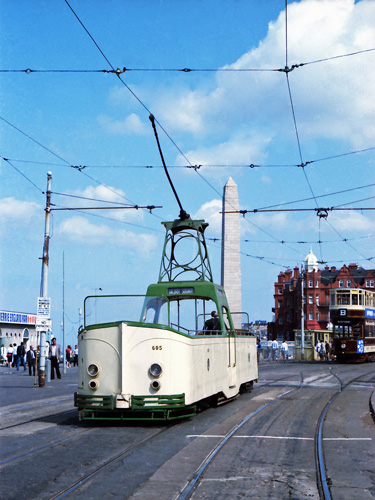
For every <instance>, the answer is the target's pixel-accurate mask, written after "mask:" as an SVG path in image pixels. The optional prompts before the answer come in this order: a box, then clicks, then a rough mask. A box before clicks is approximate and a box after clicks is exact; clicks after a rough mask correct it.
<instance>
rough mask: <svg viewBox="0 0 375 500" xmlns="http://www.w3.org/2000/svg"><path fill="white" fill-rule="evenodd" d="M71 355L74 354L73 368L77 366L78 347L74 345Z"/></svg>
mask: <svg viewBox="0 0 375 500" xmlns="http://www.w3.org/2000/svg"><path fill="white" fill-rule="evenodd" d="M73 354H74V359H73V366H78V346H77V345H75V347H74V349H73Z"/></svg>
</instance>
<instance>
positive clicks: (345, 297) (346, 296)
mask: <svg viewBox="0 0 375 500" xmlns="http://www.w3.org/2000/svg"><path fill="white" fill-rule="evenodd" d="M337 305H338V306H348V305H350V293H338V294H337Z"/></svg>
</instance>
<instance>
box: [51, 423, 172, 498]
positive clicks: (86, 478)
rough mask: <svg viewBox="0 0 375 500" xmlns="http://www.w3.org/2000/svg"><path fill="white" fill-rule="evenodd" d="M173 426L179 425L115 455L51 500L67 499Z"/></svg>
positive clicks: (155, 434) (154, 434)
mask: <svg viewBox="0 0 375 500" xmlns="http://www.w3.org/2000/svg"><path fill="white" fill-rule="evenodd" d="M173 425H179V424H178V423H175V424H171V425H169V426H168V427H163V428H161V429H158V430H157V431H156V432H154V433H153V434H152V435H151V436H147V437H145V438H143V439H141V440H140V441H138V442H137V443H134V444H133V445H131V446H130V447H127V448H126V449H125V450H123V451H121V452H120V453H117V454H116V455H113V456H112V457H111V458H109V459H108V460H106V461H105V462H104V463H103V464H102V465H100V466H99V467H96V468H95V469H94V470H93V471H91V472H90V473H88V474H86V475H85V476H83V477H81V478H80V479H78V480H76V481H74V482H73V483H72V484H70V485H69V486H67V487H66V488H64V489H63V490H60V491H59V492H58V493H56V494H55V495H54V496H52V497H51V498H50V499H49V500H60V499H62V498H65V497H67V496H68V495H69V494H70V493H73V492H74V491H76V490H78V489H79V488H80V487H81V486H83V485H84V484H86V483H87V482H88V481H90V479H92V478H93V477H94V476H96V474H98V473H99V472H101V471H102V470H103V469H105V468H107V467H108V466H109V465H111V464H113V463H114V462H116V461H118V460H120V459H121V458H124V457H126V456H127V455H129V454H130V453H132V452H133V451H134V450H135V449H137V448H139V447H140V446H142V445H143V444H145V443H147V442H148V441H151V440H152V439H154V438H155V437H156V436H159V435H160V434H162V433H163V432H166V431H167V430H168V429H170V428H171V427H172V426H173Z"/></svg>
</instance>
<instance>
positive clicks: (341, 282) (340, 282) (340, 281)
mask: <svg viewBox="0 0 375 500" xmlns="http://www.w3.org/2000/svg"><path fill="white" fill-rule="evenodd" d="M339 288H344V282H343V281H342V280H339Z"/></svg>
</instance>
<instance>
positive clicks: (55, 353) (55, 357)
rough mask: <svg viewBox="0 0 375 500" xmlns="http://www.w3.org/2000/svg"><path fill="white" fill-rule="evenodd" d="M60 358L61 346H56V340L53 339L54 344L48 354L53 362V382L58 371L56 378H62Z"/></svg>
mask: <svg viewBox="0 0 375 500" xmlns="http://www.w3.org/2000/svg"><path fill="white" fill-rule="evenodd" d="M60 356H61V349H60V346H59V344H56V338H53V339H52V344H51V345H50V348H49V352H48V358H49V359H50V360H51V380H54V378H55V371H56V377H57V378H61V374H60V368H59V360H60Z"/></svg>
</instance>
